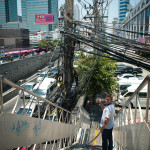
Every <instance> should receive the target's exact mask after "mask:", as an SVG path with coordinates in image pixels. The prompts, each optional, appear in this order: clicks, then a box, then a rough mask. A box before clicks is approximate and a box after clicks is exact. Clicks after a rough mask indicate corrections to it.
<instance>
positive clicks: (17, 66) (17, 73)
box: [0, 53, 58, 87]
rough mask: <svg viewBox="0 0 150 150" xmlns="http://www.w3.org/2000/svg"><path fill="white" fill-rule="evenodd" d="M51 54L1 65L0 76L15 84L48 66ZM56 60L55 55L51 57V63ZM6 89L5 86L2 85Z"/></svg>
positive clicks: (56, 56)
mask: <svg viewBox="0 0 150 150" xmlns="http://www.w3.org/2000/svg"><path fill="white" fill-rule="evenodd" d="M51 56H52V54H51V53H48V54H43V55H40V56H34V57H30V58H24V59H20V60H18V61H14V62H10V63H6V64H1V65H0V75H3V76H4V77H6V78H7V79H9V80H11V81H13V82H15V83H16V82H17V81H18V80H21V79H24V78H26V77H28V76H29V75H32V74H34V73H35V72H37V71H38V70H39V69H42V68H44V67H45V66H47V65H48V63H49V62H50V60H51ZM57 58H58V55H57V54H54V55H53V58H52V60H51V61H52V62H53V61H55V60H56V59H57ZM4 87H6V85H4Z"/></svg>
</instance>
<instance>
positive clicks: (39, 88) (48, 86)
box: [31, 78, 57, 102]
mask: <svg viewBox="0 0 150 150" xmlns="http://www.w3.org/2000/svg"><path fill="white" fill-rule="evenodd" d="M56 85H57V84H56V79H54V78H45V79H44V80H43V81H42V83H37V84H36V85H35V87H34V88H33V92H34V93H36V94H38V95H40V96H41V97H43V98H45V99H46V98H47V97H48V96H49V95H50V93H51V92H52V91H53V89H54V87H56ZM33 99H34V100H33V102H37V98H33ZM31 101H32V99H31ZM40 102H43V101H41V100H40Z"/></svg>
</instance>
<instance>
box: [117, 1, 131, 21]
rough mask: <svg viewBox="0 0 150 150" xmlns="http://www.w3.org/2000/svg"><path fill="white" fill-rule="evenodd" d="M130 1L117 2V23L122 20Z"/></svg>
mask: <svg viewBox="0 0 150 150" xmlns="http://www.w3.org/2000/svg"><path fill="white" fill-rule="evenodd" d="M129 3H130V0H119V23H120V22H122V21H123V20H124V18H125V17H126V13H127V11H128V5H129Z"/></svg>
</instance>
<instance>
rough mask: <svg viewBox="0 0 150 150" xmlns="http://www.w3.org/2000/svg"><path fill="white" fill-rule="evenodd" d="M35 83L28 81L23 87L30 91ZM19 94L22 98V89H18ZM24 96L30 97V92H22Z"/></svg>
mask: <svg viewBox="0 0 150 150" xmlns="http://www.w3.org/2000/svg"><path fill="white" fill-rule="evenodd" d="M35 85H36V82H28V83H26V84H25V85H24V86H23V87H24V88H25V89H27V90H29V91H31V92H32V91H33V88H34V86H35ZM19 95H20V98H23V93H22V91H19ZM24 96H25V99H30V94H28V93H26V92H24Z"/></svg>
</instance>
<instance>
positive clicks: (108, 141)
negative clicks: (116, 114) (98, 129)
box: [102, 128, 113, 150]
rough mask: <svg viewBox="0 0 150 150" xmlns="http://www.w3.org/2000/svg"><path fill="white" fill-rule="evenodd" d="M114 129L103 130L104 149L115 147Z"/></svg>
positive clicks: (108, 149)
mask: <svg viewBox="0 0 150 150" xmlns="http://www.w3.org/2000/svg"><path fill="white" fill-rule="evenodd" d="M112 130H113V128H112V129H104V130H103V133H102V147H103V150H112V149H113V138H112Z"/></svg>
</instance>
